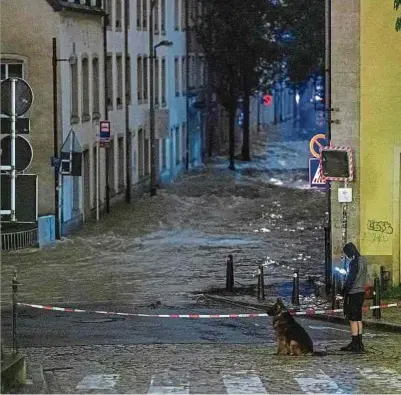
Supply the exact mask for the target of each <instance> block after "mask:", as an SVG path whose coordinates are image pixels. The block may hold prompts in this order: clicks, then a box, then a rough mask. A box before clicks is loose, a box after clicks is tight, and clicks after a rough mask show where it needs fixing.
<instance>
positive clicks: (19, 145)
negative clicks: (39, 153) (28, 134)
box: [1, 136, 33, 173]
mask: <svg viewBox="0 0 401 395" xmlns="http://www.w3.org/2000/svg"><path fill="white" fill-rule="evenodd" d="M32 157H33V151H32V146H31V144H30V142H29V141H28V140H27V139H26V138H25V137H23V136H16V137H15V170H16V171H17V172H18V173H20V172H22V171H24V170H26V169H27V168H28V167H29V165H30V164H31V162H32ZM1 165H2V166H10V165H11V136H6V137H4V138H2V140H1Z"/></svg>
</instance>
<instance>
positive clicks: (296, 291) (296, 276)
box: [292, 269, 299, 305]
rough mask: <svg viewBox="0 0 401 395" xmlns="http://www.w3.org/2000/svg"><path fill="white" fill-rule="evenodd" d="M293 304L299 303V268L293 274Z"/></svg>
mask: <svg viewBox="0 0 401 395" xmlns="http://www.w3.org/2000/svg"><path fill="white" fill-rule="evenodd" d="M292 304H295V305H299V269H296V270H294V274H293V281H292Z"/></svg>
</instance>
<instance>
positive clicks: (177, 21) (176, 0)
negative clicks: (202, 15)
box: [174, 0, 180, 30]
mask: <svg viewBox="0 0 401 395" xmlns="http://www.w3.org/2000/svg"><path fill="white" fill-rule="evenodd" d="M174 29H175V30H180V0H174Z"/></svg>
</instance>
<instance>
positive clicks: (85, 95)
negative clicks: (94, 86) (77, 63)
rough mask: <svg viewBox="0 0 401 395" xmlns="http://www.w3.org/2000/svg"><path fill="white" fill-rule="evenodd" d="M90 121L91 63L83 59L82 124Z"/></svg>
mask: <svg viewBox="0 0 401 395" xmlns="http://www.w3.org/2000/svg"><path fill="white" fill-rule="evenodd" d="M89 120H90V114H89V61H88V58H82V122H85V121H89Z"/></svg>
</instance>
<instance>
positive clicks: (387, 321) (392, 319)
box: [204, 293, 401, 333]
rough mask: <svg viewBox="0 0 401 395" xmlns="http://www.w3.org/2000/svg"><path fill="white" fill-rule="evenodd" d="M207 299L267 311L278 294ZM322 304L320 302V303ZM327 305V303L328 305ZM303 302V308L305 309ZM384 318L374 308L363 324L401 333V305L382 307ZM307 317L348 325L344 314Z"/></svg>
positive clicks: (212, 296) (321, 308)
mask: <svg viewBox="0 0 401 395" xmlns="http://www.w3.org/2000/svg"><path fill="white" fill-rule="evenodd" d="M204 296H205V298H206V300H209V301H213V302H218V303H224V304H227V305H233V306H242V307H245V308H248V309H251V310H260V311H263V312H264V311H265V310H266V307H267V306H269V305H271V304H273V303H274V302H275V301H276V299H277V296H274V297H273V296H270V295H269V296H266V299H265V300H258V299H257V298H256V297H252V296H249V295H238V294H235V293H234V294H229V293H225V294H224V295H209V294H205V295H204ZM392 302H394V301H382V304H386V303H392ZM285 304H286V305H287V306H288V307H289V308H290V309H292V308H294V306H292V305H291V304H290V303H288V301H286V300H285ZM319 304H320V303H319ZM365 305H366V306H371V305H372V303H371V301H368V302H367V303H366V304H365ZM326 306H327V305H326ZM302 307H303V306H302V304H301V309H304V308H305V307H303V308H302ZM316 309H319V310H326V309H331V307H322V306H318V307H317V308H316ZM381 312H382V318H381V319H380V320H377V319H375V318H373V316H372V315H373V313H372V310H368V311H367V312H365V313H364V319H363V324H364V326H365V327H366V328H375V329H379V330H383V331H391V332H399V333H401V308H400V307H393V308H388V309H382V310H381ZM307 318H310V319H314V320H321V321H330V322H337V323H342V324H344V325H347V323H346V321H345V319H344V316H343V314H341V313H337V314H330V315H329V314H317V315H314V316H307Z"/></svg>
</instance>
